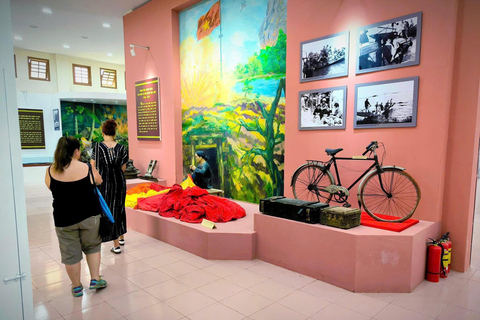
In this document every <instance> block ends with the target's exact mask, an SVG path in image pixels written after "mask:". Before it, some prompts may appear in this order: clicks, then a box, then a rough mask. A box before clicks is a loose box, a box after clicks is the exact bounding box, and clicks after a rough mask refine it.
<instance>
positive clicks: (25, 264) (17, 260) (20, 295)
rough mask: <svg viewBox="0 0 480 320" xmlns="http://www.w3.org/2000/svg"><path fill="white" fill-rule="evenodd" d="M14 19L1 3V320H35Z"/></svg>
mask: <svg viewBox="0 0 480 320" xmlns="http://www.w3.org/2000/svg"><path fill="white" fill-rule="evenodd" d="M11 20H12V19H11V11H10V0H0V137H1V139H0V155H1V159H2V161H1V162H0V206H1V210H0V244H1V245H0V259H1V262H0V319H33V318H34V317H33V299H32V283H31V281H32V279H31V275H30V255H29V247H28V231H27V213H26V206H25V191H24V185H23V173H22V157H21V149H20V130H19V127H18V111H17V99H16V87H15V68H14V62H13V43H12V21H11ZM22 274H25V277H24V278H23V279H22V278H20V279H17V280H10V281H6V280H8V279H12V278H15V277H17V278H18V277H19V276H21V275H22Z"/></svg>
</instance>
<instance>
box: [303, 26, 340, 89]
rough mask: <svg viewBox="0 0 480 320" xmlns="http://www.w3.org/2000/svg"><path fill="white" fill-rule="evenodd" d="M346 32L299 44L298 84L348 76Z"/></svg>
mask: <svg viewBox="0 0 480 320" xmlns="http://www.w3.org/2000/svg"><path fill="white" fill-rule="evenodd" d="M348 39H349V34H348V31H345V32H340V33H336V34H332V35H329V36H326V37H322V38H317V39H313V40H308V41H304V42H301V43H300V57H301V61H300V82H307V81H314V80H322V79H329V78H336V77H343V76H346V75H348V41H349V40H348Z"/></svg>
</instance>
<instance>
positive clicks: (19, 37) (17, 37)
mask: <svg viewBox="0 0 480 320" xmlns="http://www.w3.org/2000/svg"><path fill="white" fill-rule="evenodd" d="M14 38H15V40H23V38H22V37H21V36H15V37H14Z"/></svg>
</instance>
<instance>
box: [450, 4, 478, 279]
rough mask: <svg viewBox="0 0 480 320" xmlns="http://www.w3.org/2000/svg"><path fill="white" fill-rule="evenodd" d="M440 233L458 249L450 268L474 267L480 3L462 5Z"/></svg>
mask: <svg viewBox="0 0 480 320" xmlns="http://www.w3.org/2000/svg"><path fill="white" fill-rule="evenodd" d="M457 21H458V22H457V38H456V43H455V53H456V54H455V60H454V61H453V62H452V64H453V65H454V73H453V79H452V97H451V100H450V101H449V102H450V103H451V109H450V125H449V127H448V130H449V137H448V150H447V156H448V159H447V165H446V175H445V199H444V208H443V220H442V231H443V232H446V231H450V232H451V239H452V242H453V244H454V245H455V247H453V248H452V250H453V254H454V255H457V258H456V259H454V260H453V261H452V268H453V269H455V270H458V271H465V270H467V269H468V266H469V265H470V250H471V247H472V243H471V240H472V232H473V230H472V228H473V214H474V208H475V185H476V181H477V178H476V176H477V161H478V143H479V137H480V134H479V130H480V112H479V110H480V108H479V107H480V102H479V101H480V100H479V99H480V94H479V89H480V88H479V84H480V82H479V80H480V59H479V58H478V52H479V50H480V40H479V38H478V36H476V33H477V32H478V30H480V1H476V0H465V1H459V6H458V16H457Z"/></svg>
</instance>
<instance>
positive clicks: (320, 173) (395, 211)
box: [290, 141, 421, 222]
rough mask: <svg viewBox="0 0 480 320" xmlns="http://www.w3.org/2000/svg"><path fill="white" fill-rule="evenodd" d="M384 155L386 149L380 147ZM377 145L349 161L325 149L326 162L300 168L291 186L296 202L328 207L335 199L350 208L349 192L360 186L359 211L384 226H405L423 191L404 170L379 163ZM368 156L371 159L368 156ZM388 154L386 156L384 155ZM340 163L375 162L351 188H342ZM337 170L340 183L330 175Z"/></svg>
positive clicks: (308, 161) (372, 145) (304, 165)
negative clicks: (342, 161) (333, 169)
mask: <svg viewBox="0 0 480 320" xmlns="http://www.w3.org/2000/svg"><path fill="white" fill-rule="evenodd" d="M380 145H381V146H382V147H383V149H384V152H385V146H384V145H383V143H380ZM378 148H379V143H378V142H377V141H372V142H371V143H370V144H369V145H368V146H367V147H366V150H365V152H364V153H363V154H362V155H361V156H353V157H350V158H343V157H337V156H336V154H337V153H339V152H340V151H342V150H343V148H340V149H326V150H325V152H326V153H327V155H328V156H330V160H328V161H327V162H323V161H318V160H307V163H305V164H303V165H301V166H300V167H298V169H297V170H296V171H295V173H294V174H293V176H292V181H291V184H290V186H291V187H292V188H293V194H294V196H295V198H296V199H301V200H307V201H316V202H325V203H329V202H330V201H331V200H332V198H333V199H334V201H335V202H337V203H344V204H343V206H344V207H350V206H351V205H350V204H349V203H348V197H349V195H350V190H351V189H352V188H353V187H354V186H355V185H356V184H357V183H358V182H359V181H360V180H361V179H362V178H363V180H362V181H361V182H360V185H359V187H358V192H357V198H358V204H359V206H360V208H362V207H363V208H364V209H365V211H366V212H367V213H368V214H369V215H370V216H371V217H372V218H374V219H376V220H379V221H385V222H402V221H405V220H407V219H409V218H410V217H411V216H412V215H413V213H414V212H415V210H416V209H417V206H418V203H419V202H420V197H421V194H420V187H419V186H418V184H417V182H416V181H415V180H414V179H413V177H412V176H410V175H409V174H408V173H407V172H405V168H402V167H397V166H383V159H384V158H385V157H383V158H382V163H380V162H379V160H378V156H377V153H376V149H378ZM367 153H368V156H365V155H366V154H367ZM384 154H385V153H384ZM338 160H357V161H373V164H372V165H371V166H370V167H369V168H368V169H366V170H365V172H363V173H362V174H361V175H360V176H359V177H358V178H357V180H355V181H354V182H353V183H352V185H350V186H349V187H348V188H345V187H343V186H342V183H341V181H340V173H339V171H338V166H337V161H338ZM332 165H333V167H334V168H335V173H336V178H337V183H335V179H334V177H333V174H332V172H331V171H330V168H331V166H332Z"/></svg>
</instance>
